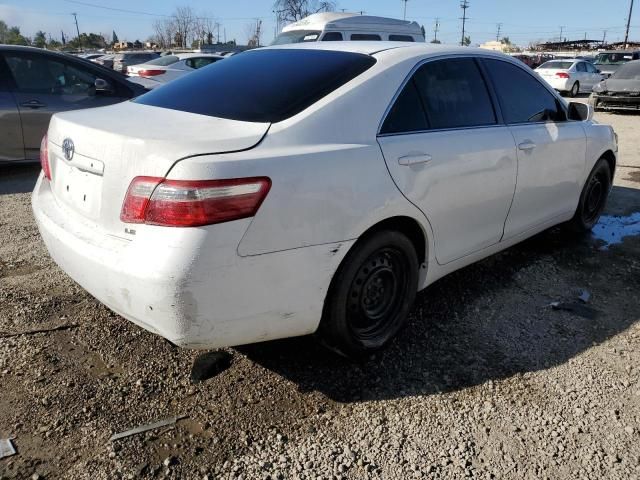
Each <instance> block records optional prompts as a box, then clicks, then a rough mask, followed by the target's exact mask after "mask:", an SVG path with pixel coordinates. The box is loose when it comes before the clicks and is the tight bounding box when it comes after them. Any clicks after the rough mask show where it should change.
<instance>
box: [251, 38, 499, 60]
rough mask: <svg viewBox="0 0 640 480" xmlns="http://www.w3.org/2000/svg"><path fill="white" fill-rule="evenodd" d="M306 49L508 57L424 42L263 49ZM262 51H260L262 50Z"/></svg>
mask: <svg viewBox="0 0 640 480" xmlns="http://www.w3.org/2000/svg"><path fill="white" fill-rule="evenodd" d="M266 48H269V49H292V50H297V49H305V50H335V51H339V52H353V53H363V54H365V55H374V54H376V53H379V52H384V51H387V50H396V51H403V52H405V53H407V54H411V53H414V54H416V55H424V54H434V55H436V54H438V55H446V54H456V53H467V54H474V53H475V54H485V55H486V54H492V53H495V54H496V55H497V56H500V57H508V55H505V54H503V53H499V52H492V51H491V50H484V49H481V48H473V47H461V46H455V45H443V44H434V43H424V42H380V41H368V42H367V41H342V42H303V43H287V44H282V45H272V46H269V47H263V48H262V49H266ZM262 49H260V50H262Z"/></svg>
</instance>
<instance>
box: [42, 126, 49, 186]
mask: <svg viewBox="0 0 640 480" xmlns="http://www.w3.org/2000/svg"><path fill="white" fill-rule="evenodd" d="M40 166H41V167H42V171H43V172H44V176H45V177H47V180H51V166H50V165H49V147H48V146H47V135H46V134H45V136H44V137H42V141H41V142H40Z"/></svg>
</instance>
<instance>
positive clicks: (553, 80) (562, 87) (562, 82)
mask: <svg viewBox="0 0 640 480" xmlns="http://www.w3.org/2000/svg"><path fill="white" fill-rule="evenodd" d="M543 78H544V79H545V80H546V82H547V83H548V84H549V85H551V87H552V88H553V89H555V90H558V91H561V92H568V91H569V90H571V87H573V83H574V81H573V80H571V79H567V78H558V77H549V78H547V77H543Z"/></svg>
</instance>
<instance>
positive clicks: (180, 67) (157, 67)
mask: <svg viewBox="0 0 640 480" xmlns="http://www.w3.org/2000/svg"><path fill="white" fill-rule="evenodd" d="M222 59H224V57H223V56H221V55H214V54H209V53H177V54H175V55H164V56H162V57H158V58H156V59H154V60H151V61H149V62H147V63H142V64H140V65H132V66H130V67H127V75H128V76H129V77H131V79H130V80H131V81H133V82H135V83H139V84H141V85H143V86H144V87H146V88H149V89H152V88H155V87H158V86H160V85H163V84H165V83H168V82H171V81H173V80H175V79H177V78H180V77H182V76H184V75H186V74H187V73H190V72H193V71H194V70H197V69H199V68H202V67H206V66H207V65H211V64H212V63H215V62H217V61H218V60H222Z"/></svg>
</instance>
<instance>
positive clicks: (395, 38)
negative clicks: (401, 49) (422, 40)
mask: <svg viewBox="0 0 640 480" xmlns="http://www.w3.org/2000/svg"><path fill="white" fill-rule="evenodd" d="M389 40H390V41H392V42H413V37H412V36H411V35H389Z"/></svg>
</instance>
